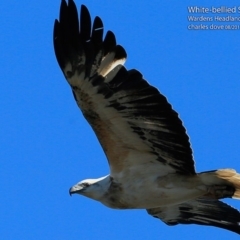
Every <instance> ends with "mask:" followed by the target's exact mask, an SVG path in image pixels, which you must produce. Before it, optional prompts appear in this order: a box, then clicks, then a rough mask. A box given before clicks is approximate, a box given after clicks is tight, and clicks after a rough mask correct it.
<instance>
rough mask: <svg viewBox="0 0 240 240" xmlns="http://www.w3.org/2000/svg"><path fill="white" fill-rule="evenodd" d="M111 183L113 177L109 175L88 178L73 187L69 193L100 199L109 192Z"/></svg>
mask: <svg viewBox="0 0 240 240" xmlns="http://www.w3.org/2000/svg"><path fill="white" fill-rule="evenodd" d="M110 184H111V179H110V177H109V175H107V176H105V177H101V178H98V179H86V180H83V181H81V182H79V183H77V184H76V185H74V186H73V187H71V188H70V189H69V194H70V195H72V194H74V193H78V194H80V195H83V196H86V197H89V198H92V199H95V200H98V201H99V200H100V199H101V198H102V197H103V196H104V194H105V193H106V192H107V190H108V188H109V186H110Z"/></svg>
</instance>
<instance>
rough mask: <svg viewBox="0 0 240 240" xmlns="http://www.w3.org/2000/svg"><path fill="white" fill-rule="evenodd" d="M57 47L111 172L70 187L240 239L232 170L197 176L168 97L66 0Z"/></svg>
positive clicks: (237, 188) (238, 194)
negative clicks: (128, 64) (232, 203)
mask: <svg viewBox="0 0 240 240" xmlns="http://www.w3.org/2000/svg"><path fill="white" fill-rule="evenodd" d="M53 41H54V49H55V54H56V58H57V61H58V64H59V66H60V68H61V69H62V71H63V74H64V76H65V78H66V79H67V81H68V83H69V85H70V87H71V89H72V92H73V95H74V98H75V100H76V102H77V105H78V106H79V108H80V109H81V111H82V113H83V115H84V117H85V118H86V119H87V121H88V122H89V124H90V125H91V127H92V129H93V131H94V132H95V134H96V136H97V138H98V140H99V142H100V144H101V146H102V148H103V150H104V152H105V154H106V157H107V159H108V163H109V166H110V174H109V175H107V176H105V177H101V178H99V179H87V180H83V181H81V182H79V183H77V184H76V185H74V186H73V187H72V188H71V189H70V194H73V193H78V194H81V195H83V196H86V197H89V198H92V199H94V200H97V201H99V202H101V203H102V204H104V205H106V206H108V207H110V208H115V209H146V210H147V212H148V213H149V214H150V215H152V216H153V217H156V218H159V219H161V220H162V221H163V222H165V223H166V224H168V225H176V224H179V223H183V224H190V223H195V224H201V225H211V226H216V227H220V228H224V229H228V230H230V231H233V232H236V233H238V234H240V212H239V211H238V210H236V209H234V208H232V207H231V206H229V205H227V204H225V203H223V202H221V201H219V199H222V198H236V199H240V175H239V174H238V173H236V171H235V170H233V169H220V170H214V171H208V172H201V173H196V171H195V168H194V160H193V156H192V150H191V147H190V143H189V138H188V136H187V134H186V130H185V128H184V127H183V124H182V121H181V120H180V119H179V117H178V114H177V113H176V112H175V111H174V110H173V109H172V107H171V105H170V104H169V103H168V101H167V99H166V98H165V97H164V96H163V95H162V94H161V93H160V92H159V91H158V90H157V89H156V88H154V87H152V86H151V85H150V84H149V83H148V82H147V81H146V80H144V79H143V76H142V74H141V73H140V72H139V71H137V70H135V69H132V70H126V68H125V67H124V62H125V61H126V57H127V54H126V52H125V50H124V48H123V47H122V46H120V45H117V44H116V39H115V36H114V34H113V33H112V32H111V31H108V32H107V33H106V36H105V37H104V39H103V23H102V21H101V19H100V18H99V17H96V18H95V19H94V21H93V24H91V18H90V14H89V12H88V10H87V8H86V7H85V6H83V5H82V6H81V14H80V18H78V12H77V8H76V5H75V3H74V2H73V0H69V1H68V4H67V3H66V2H65V0H62V3H61V8H60V16H59V20H56V21H55V25H54V34H53Z"/></svg>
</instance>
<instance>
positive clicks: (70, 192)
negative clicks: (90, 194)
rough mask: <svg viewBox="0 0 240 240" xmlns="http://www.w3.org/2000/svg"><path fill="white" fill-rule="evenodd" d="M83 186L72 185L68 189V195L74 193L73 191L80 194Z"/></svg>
mask: <svg viewBox="0 0 240 240" xmlns="http://www.w3.org/2000/svg"><path fill="white" fill-rule="evenodd" d="M83 190H84V189H83V187H81V186H79V185H74V186H73V187H71V188H70V189H69V195H70V196H72V194H75V193H79V194H81V192H83Z"/></svg>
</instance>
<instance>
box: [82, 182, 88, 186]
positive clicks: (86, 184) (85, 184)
mask: <svg viewBox="0 0 240 240" xmlns="http://www.w3.org/2000/svg"><path fill="white" fill-rule="evenodd" d="M89 185H90V184H89V183H86V182H84V183H81V186H82V187H88V186H89Z"/></svg>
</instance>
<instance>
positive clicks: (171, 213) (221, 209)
mask: <svg viewBox="0 0 240 240" xmlns="http://www.w3.org/2000/svg"><path fill="white" fill-rule="evenodd" d="M147 212H148V213H149V214H150V215H152V216H153V217H156V218H159V219H161V220H162V221H163V222H165V223H166V224H167V225H169V226H174V225H177V224H200V225H207V226H215V227H219V228H224V229H227V230H230V231H233V232H236V233H238V234H240V212H239V211H238V210H236V209H234V208H232V207H231V206H229V205H227V204H225V203H223V202H221V201H218V200H204V199H197V200H192V201H189V202H186V203H182V204H178V205H174V206H167V207H159V208H153V209H148V210H147Z"/></svg>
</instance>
